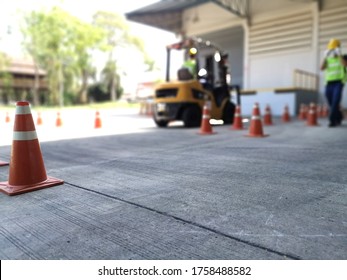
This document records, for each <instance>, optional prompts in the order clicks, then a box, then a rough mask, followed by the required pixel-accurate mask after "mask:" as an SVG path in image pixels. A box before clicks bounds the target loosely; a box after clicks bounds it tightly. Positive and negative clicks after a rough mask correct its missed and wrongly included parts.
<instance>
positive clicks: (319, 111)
mask: <svg viewBox="0 0 347 280" xmlns="http://www.w3.org/2000/svg"><path fill="white" fill-rule="evenodd" d="M316 114H317V118H321V117H322V105H320V104H317V106H316Z"/></svg>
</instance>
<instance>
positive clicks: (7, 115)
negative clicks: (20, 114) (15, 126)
mask: <svg viewBox="0 0 347 280" xmlns="http://www.w3.org/2000/svg"><path fill="white" fill-rule="evenodd" d="M10 121H11V119H10V116H9V114H8V112H6V118H5V122H6V123H9V122H10Z"/></svg>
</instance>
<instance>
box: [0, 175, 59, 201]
mask: <svg viewBox="0 0 347 280" xmlns="http://www.w3.org/2000/svg"><path fill="white" fill-rule="evenodd" d="M63 183H64V181H63V180H60V179H56V178H53V177H50V176H47V179H46V180H45V181H43V182H40V183H37V184H34V185H22V186H12V185H10V184H9V183H8V182H1V183H0V192H2V193H5V194H7V195H9V196H13V195H18V194H22V193H27V192H32V191H36V190H41V189H45V188H49V187H54V186H57V185H61V184H63Z"/></svg>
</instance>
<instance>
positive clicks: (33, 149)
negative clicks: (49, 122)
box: [0, 101, 64, 195]
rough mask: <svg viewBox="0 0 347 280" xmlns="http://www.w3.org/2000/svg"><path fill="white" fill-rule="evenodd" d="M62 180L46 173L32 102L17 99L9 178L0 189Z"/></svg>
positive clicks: (6, 190) (19, 189)
mask: <svg viewBox="0 0 347 280" xmlns="http://www.w3.org/2000/svg"><path fill="white" fill-rule="evenodd" d="M63 183H64V181H62V180H59V179H56V178H52V177H48V176H47V174H46V170H45V165H44V162H43V158H42V154H41V149H40V143H39V140H38V139H37V135H36V130H35V125H34V121H33V118H32V115H31V111H30V105H29V102H27V101H19V102H17V104H16V117H15V123H14V128H13V142H12V151H11V164H10V169H9V179H8V181H7V182H1V183H0V192H3V193H5V194H7V195H17V194H22V193H26V192H30V191H35V190H38V189H43V188H48V187H53V186H56V185H60V184H63Z"/></svg>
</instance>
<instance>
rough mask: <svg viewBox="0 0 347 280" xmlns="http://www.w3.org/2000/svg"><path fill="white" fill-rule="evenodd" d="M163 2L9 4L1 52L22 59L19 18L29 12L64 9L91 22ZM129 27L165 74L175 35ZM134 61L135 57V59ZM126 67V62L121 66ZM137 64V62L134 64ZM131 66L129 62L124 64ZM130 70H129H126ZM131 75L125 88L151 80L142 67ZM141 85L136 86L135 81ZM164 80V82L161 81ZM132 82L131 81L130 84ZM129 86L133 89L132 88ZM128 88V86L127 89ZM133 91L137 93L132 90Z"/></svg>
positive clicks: (14, 0)
mask: <svg viewBox="0 0 347 280" xmlns="http://www.w3.org/2000/svg"><path fill="white" fill-rule="evenodd" d="M158 1H159V0H141V1H140V0H11V1H7V3H6V4H5V5H3V6H2V7H1V9H0V51H5V52H6V53H8V54H10V55H12V56H18V57H19V56H22V50H21V46H20V36H21V35H20V31H19V18H20V16H19V15H20V14H21V13H22V12H28V11H31V10H33V9H41V8H50V7H52V6H54V5H55V6H60V7H61V8H63V9H64V10H65V11H67V12H69V13H71V14H72V15H74V16H76V17H78V18H80V19H82V20H84V21H87V22H90V21H91V18H92V15H93V14H94V13H95V12H96V11H98V10H103V11H110V12H116V13H120V14H124V13H126V12H130V11H133V10H136V9H138V8H140V7H143V6H147V5H149V4H152V3H154V2H158ZM8 26H10V28H11V33H10V34H8ZM129 26H130V28H131V31H132V33H133V34H134V35H136V36H138V37H140V38H142V39H143V41H144V43H145V47H146V51H147V52H148V54H149V55H150V57H152V58H153V59H155V60H156V62H157V65H158V66H159V67H160V68H161V69H162V70H163V71H164V70H165V55H166V50H165V46H166V45H167V44H170V43H172V42H173V41H175V36H174V34H172V33H169V32H165V31H162V30H159V29H156V28H151V27H148V26H145V25H141V24H136V23H133V22H129ZM132 60H134V57H132ZM120 63H122V62H120ZM131 63H132V64H135V63H136V61H131ZM123 64H124V65H126V64H128V65H129V61H128V62H126V63H124V62H123ZM124 67H126V66H124ZM125 71H126V72H127V73H128V75H127V76H126V77H124V80H123V82H125V84H129V83H131V85H132V86H133V87H134V84H137V82H140V81H141V80H142V81H146V80H148V79H151V78H149V77H145V76H144V74H143V68H142V67H132V69H131V71H129V70H127V69H125ZM133 77H136V79H135V80H137V82H134V78H133ZM160 78H164V76H163V77H160ZM127 80H128V81H127ZM131 85H130V84H129V86H131ZM125 86H128V85H125ZM129 90H133V89H129Z"/></svg>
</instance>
